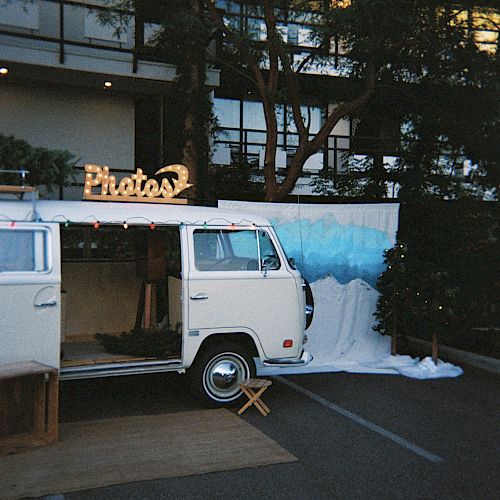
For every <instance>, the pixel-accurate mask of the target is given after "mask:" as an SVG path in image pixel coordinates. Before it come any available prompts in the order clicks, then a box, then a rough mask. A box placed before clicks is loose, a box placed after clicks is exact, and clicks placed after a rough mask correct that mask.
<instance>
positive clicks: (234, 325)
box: [0, 200, 311, 405]
mask: <svg viewBox="0 0 500 500" xmlns="http://www.w3.org/2000/svg"><path fill="white" fill-rule="evenodd" d="M0 309H1V311H0V364H3V363H12V362H18V361H29V360H34V361H38V362H40V363H44V364H47V365H50V366H54V367H57V368H58V369H60V378H61V379H63V380H64V379H79V378H88V377H107V376H117V375H127V374H140V373H151V372H166V371H177V372H180V373H184V372H186V371H187V372H188V374H189V375H190V378H191V382H192V387H193V389H194V392H195V394H197V395H198V396H199V397H200V398H202V399H203V400H205V401H206V402H208V403H209V404H214V405H223V404H227V403H231V402H233V401H235V400H236V399H238V398H239V396H240V394H241V393H240V389H239V382H240V381H241V380H243V379H245V378H249V377H252V376H253V375H254V374H255V363H254V358H258V359H259V360H260V362H261V363H262V364H263V365H275V366H288V365H293V364H305V363H307V362H308V361H309V360H310V359H311V358H310V356H309V355H308V353H306V352H305V351H304V349H303V343H304V339H305V335H304V331H305V329H306V295H305V285H304V281H303V279H302V277H301V276H300V273H299V272H298V271H297V270H296V269H295V266H294V265H293V262H290V261H289V260H288V259H287V257H286V255H285V252H284V251H283V249H282V247H281V246H280V243H279V241H278V238H277V237H276V234H275V232H274V230H273V228H272V227H271V225H270V223H269V222H268V221H267V220H265V219H263V218H261V217H258V216H255V215H252V214H246V213H238V212H235V211H223V210H221V209H217V208H206V207H195V206H180V205H160V204H146V203H114V202H94V201H83V202H69V201H39V202H36V203H32V202H30V201H18V200H12V201H10V200H5V201H0ZM309 313H311V311H310V308H309ZM96 334H98V335H97V337H96Z"/></svg>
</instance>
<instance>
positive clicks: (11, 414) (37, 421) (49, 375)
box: [0, 361, 59, 455]
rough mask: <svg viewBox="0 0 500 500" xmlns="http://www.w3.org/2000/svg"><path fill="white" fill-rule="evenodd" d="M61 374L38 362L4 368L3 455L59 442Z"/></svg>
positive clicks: (0, 388)
mask: <svg viewBox="0 0 500 500" xmlns="http://www.w3.org/2000/svg"><path fill="white" fill-rule="evenodd" d="M58 405H59V374H58V370H57V369H56V368H53V367H51V366H46V365H43V364H41V363H37V362H35V361H29V362H25V363H9V364H5V365H0V455H5V454H8V453H16V452H18V451H23V450H26V449H29V448H33V447H36V446H44V445H47V444H50V443H52V442H54V441H56V440H57V432H58V409H59V406H58Z"/></svg>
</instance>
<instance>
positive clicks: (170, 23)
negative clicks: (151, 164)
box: [100, 0, 213, 199]
mask: <svg viewBox="0 0 500 500" xmlns="http://www.w3.org/2000/svg"><path fill="white" fill-rule="evenodd" d="M106 3H107V5H108V6H109V10H108V11H107V12H104V13H102V14H101V15H100V18H101V21H102V22H103V23H106V24H110V25H112V26H114V27H115V29H116V31H117V32H119V31H120V30H122V29H127V28H129V26H128V25H129V24H130V19H131V17H130V13H134V14H135V22H136V30H137V25H141V23H154V24H155V25H156V26H157V30H156V33H155V35H154V37H153V38H152V39H151V40H149V44H150V47H149V49H150V50H152V51H153V52H154V53H153V55H154V56H157V57H158V56H159V57H161V59H162V60H166V61H169V62H172V63H174V64H175V65H176V67H177V77H176V79H175V81H174V82H173V84H172V85H171V89H170V93H169V97H171V99H169V100H171V101H172V102H171V103H170V104H171V109H169V112H170V114H171V115H175V116H174V119H175V121H176V124H177V123H178V124H179V126H180V128H181V129H182V133H181V134H176V133H175V132H174V131H173V130H172V131H170V130H169V131H168V132H167V136H173V137H175V141H176V144H172V141H170V144H168V145H169V147H170V148H171V150H170V151H164V154H163V157H164V160H165V158H167V159H168V160H169V161H171V162H181V163H183V164H184V165H186V166H187V167H188V169H189V179H190V182H191V183H192V184H193V187H192V188H191V189H190V190H189V191H188V192H187V194H188V196H190V197H191V198H193V199H200V198H203V196H204V186H205V183H206V176H207V170H208V161H209V137H208V136H209V132H210V127H211V124H212V122H213V117H212V110H211V103H210V98H209V95H208V91H207V88H206V86H205V80H206V65H207V45H208V44H209V42H210V40H211V35H212V28H211V25H210V23H209V22H208V19H207V16H206V12H205V10H204V7H203V2H202V0H170V1H169V2H166V1H162V2H154V1H152V0H106ZM136 42H137V40H136ZM136 50H144V51H145V50H146V49H145V48H144V47H140V46H139V47H136Z"/></svg>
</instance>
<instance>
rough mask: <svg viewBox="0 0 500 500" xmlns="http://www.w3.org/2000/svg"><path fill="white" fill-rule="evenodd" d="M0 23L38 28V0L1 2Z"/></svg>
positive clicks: (29, 28)
mask: <svg viewBox="0 0 500 500" xmlns="http://www.w3.org/2000/svg"><path fill="white" fill-rule="evenodd" d="M0 24H3V25H6V26H15V27H16V28H25V29H28V30H38V29H39V9H38V1H36V0H34V1H32V2H27V1H26V0H9V1H8V2H0Z"/></svg>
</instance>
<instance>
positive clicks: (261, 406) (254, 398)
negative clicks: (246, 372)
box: [238, 378, 272, 417]
mask: <svg viewBox="0 0 500 500" xmlns="http://www.w3.org/2000/svg"><path fill="white" fill-rule="evenodd" d="M270 385H272V382H271V381H270V380H266V379H263V378H249V379H248V380H244V381H243V382H242V383H241V384H240V388H241V390H242V391H243V392H244V393H245V394H246V395H247V397H248V401H247V402H246V403H245V404H244V405H243V406H242V407H241V408H240V409H239V411H238V415H241V414H242V413H243V412H245V411H246V410H247V409H248V408H250V406H252V405H254V406H255V408H257V410H259V411H260V413H261V414H262V415H263V416H264V417H265V416H266V415H269V413H270V412H271V410H270V409H269V407H268V406H267V405H266V403H264V401H262V399H260V397H261V396H262V394H264V392H265V391H266V389H267V388H268V387H269V386H270Z"/></svg>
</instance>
